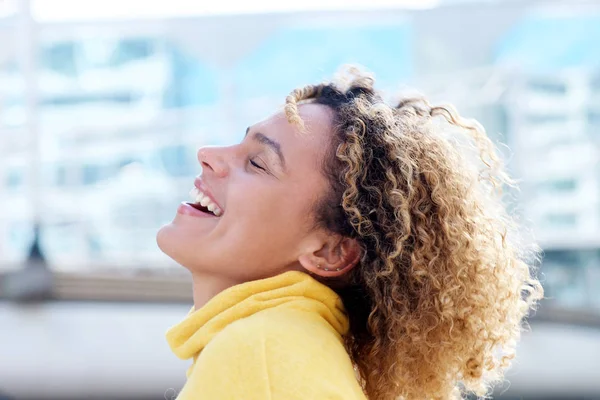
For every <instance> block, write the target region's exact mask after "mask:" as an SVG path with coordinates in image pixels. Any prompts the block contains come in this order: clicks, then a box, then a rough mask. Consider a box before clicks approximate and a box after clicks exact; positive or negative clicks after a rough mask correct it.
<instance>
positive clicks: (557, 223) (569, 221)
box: [543, 213, 577, 229]
mask: <svg viewBox="0 0 600 400" xmlns="http://www.w3.org/2000/svg"><path fill="white" fill-rule="evenodd" d="M543 222H544V226H546V227H548V228H554V229H556V228H573V227H575V226H576V225H577V215H576V214H573V213H548V214H546V215H545V216H544V219H543Z"/></svg>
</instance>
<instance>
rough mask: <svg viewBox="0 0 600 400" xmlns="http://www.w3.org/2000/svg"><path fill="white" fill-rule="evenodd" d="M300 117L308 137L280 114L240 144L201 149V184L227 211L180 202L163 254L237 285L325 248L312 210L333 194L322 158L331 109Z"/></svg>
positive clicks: (312, 108)
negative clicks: (207, 210) (204, 209)
mask: <svg viewBox="0 0 600 400" xmlns="http://www.w3.org/2000/svg"><path fill="white" fill-rule="evenodd" d="M299 113H300V116H301V118H302V119H303V121H304V122H305V125H306V132H303V133H300V132H299V130H298V128H297V127H296V126H294V125H292V124H290V123H288V121H287V119H286V117H285V115H284V114H283V113H279V114H275V115H273V116H271V117H270V118H268V119H266V120H264V121H262V122H259V123H257V124H255V125H253V126H251V127H249V128H248V131H247V133H246V136H245V137H244V139H243V140H242V141H241V143H239V144H236V145H233V146H228V147H204V148H201V149H200V150H199V151H198V160H199V162H200V164H201V166H202V174H201V176H199V178H198V179H196V182H195V183H196V186H199V187H200V188H201V189H202V191H203V192H204V193H205V194H207V195H208V196H209V197H210V198H212V200H213V202H214V203H216V205H218V206H219V208H220V209H221V210H222V214H221V215H220V216H218V217H217V216H213V215H211V214H207V213H203V212H201V211H198V210H196V209H194V208H192V207H191V206H189V205H184V204H182V205H181V206H180V207H179V209H178V210H177V214H176V216H175V218H174V220H173V222H171V223H170V224H168V225H165V226H164V227H162V228H161V229H160V231H159V232H158V235H157V242H158V245H159V247H160V248H161V250H162V251H163V252H164V253H165V254H167V255H168V256H170V257H171V258H173V259H174V260H175V261H176V262H178V263H180V264H181V265H183V266H185V267H186V268H187V269H189V270H190V271H191V272H192V273H202V274H210V275H217V276H223V277H225V278H227V279H230V280H234V281H240V282H245V281H249V280H254V279H260V278H265V277H269V276H273V275H276V274H279V273H281V272H284V271H287V270H292V269H297V270H300V269H301V265H300V263H299V261H298V259H299V257H300V256H302V255H303V254H307V253H308V252H315V251H318V247H319V246H320V245H322V243H321V244H320V242H319V240H320V238H321V237H322V233H319V232H316V231H315V230H314V229H313V225H314V219H313V214H312V209H313V206H314V204H315V203H316V201H317V200H318V199H319V198H320V196H322V195H323V194H324V193H326V191H327V190H328V183H327V181H326V178H325V177H324V176H323V174H322V172H321V161H322V158H323V156H324V155H325V152H326V151H327V149H328V147H329V143H330V139H331V135H332V133H331V111H330V110H329V109H328V108H327V107H325V106H321V105H314V104H305V105H301V106H300V107H299ZM193 185H194V182H190V187H193ZM188 201H189V202H193V201H194V200H193V199H189V200H188ZM217 213H218V212H217ZM319 235H321V236H319Z"/></svg>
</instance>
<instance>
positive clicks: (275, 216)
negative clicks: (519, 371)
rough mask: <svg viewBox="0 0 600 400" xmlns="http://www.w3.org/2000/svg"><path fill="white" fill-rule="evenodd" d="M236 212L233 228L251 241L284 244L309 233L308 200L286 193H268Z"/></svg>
mask: <svg viewBox="0 0 600 400" xmlns="http://www.w3.org/2000/svg"><path fill="white" fill-rule="evenodd" d="M261 194H262V195H259V196H256V200H253V201H249V200H246V202H245V203H244V204H243V206H241V207H239V208H238V209H237V210H236V215H235V217H236V218H235V219H232V223H233V224H234V225H233V226H232V227H231V228H233V229H234V230H236V231H237V232H238V234H239V235H241V236H242V237H243V238H245V239H246V240H247V238H251V239H252V242H254V243H255V244H256V242H257V241H258V240H265V241H271V242H273V243H278V244H281V243H283V242H287V241H290V240H297V239H298V237H299V236H301V235H302V233H303V232H305V230H306V225H307V223H306V221H307V217H306V216H307V209H308V206H307V203H308V201H307V199H306V198H304V197H303V196H299V195H298V194H292V193H290V192H289V191H283V190H268V191H265V192H262V193H261Z"/></svg>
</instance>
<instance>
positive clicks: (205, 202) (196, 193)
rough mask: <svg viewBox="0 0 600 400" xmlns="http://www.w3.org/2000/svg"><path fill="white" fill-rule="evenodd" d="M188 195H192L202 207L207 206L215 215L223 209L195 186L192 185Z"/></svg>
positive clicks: (219, 213) (221, 212)
mask: <svg viewBox="0 0 600 400" xmlns="http://www.w3.org/2000/svg"><path fill="white" fill-rule="evenodd" d="M190 196H192V199H193V201H194V202H195V203H197V204H200V205H201V206H202V207H206V208H208V210H209V211H211V212H212V213H213V214H215V215H216V216H217V217H218V216H220V215H221V214H223V210H221V209H220V208H219V206H218V205H216V204H215V203H214V202H213V201H212V200H211V199H210V197H208V196H207V195H206V194H204V193H202V192H201V191H200V190H199V189H198V188H197V187H194V188H193V189H192V190H191V191H190Z"/></svg>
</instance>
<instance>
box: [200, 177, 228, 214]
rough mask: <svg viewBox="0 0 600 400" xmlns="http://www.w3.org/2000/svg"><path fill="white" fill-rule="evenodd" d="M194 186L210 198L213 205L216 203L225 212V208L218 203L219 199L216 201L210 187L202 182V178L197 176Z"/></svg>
mask: <svg viewBox="0 0 600 400" xmlns="http://www.w3.org/2000/svg"><path fill="white" fill-rule="evenodd" d="M194 186H196V188H197V189H198V190H200V191H201V192H202V193H203V194H204V195H205V196H208V198H209V199H210V201H212V202H213V203H215V204H216V205H217V206H218V207H219V208H220V209H221V211H223V212H225V209H224V208H223V206H222V205H221V203H219V202H218V201H217V199H215V196H214V195H213V193H212V191H211V190H210V189H209V188H208V186H207V185H206V183H204V181H203V180H202V178H200V177H199V176H197V177H196V179H195V180H194Z"/></svg>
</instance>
